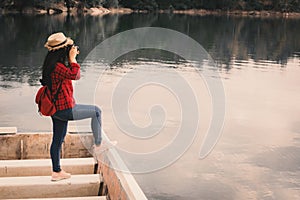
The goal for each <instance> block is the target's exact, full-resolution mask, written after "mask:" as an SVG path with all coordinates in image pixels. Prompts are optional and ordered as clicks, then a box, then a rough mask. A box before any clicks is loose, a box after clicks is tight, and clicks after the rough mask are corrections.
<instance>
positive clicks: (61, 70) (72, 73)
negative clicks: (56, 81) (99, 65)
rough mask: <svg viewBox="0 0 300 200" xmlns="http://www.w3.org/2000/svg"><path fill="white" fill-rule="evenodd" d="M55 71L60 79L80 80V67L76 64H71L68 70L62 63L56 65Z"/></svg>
mask: <svg viewBox="0 0 300 200" xmlns="http://www.w3.org/2000/svg"><path fill="white" fill-rule="evenodd" d="M55 71H56V73H57V74H58V76H59V77H60V78H61V79H70V80H78V79H80V65H79V64H78V63H71V64H70V68H69V67H66V66H65V65H64V64H62V63H57V65H56V69H55Z"/></svg>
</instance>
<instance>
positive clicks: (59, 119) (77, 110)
mask: <svg viewBox="0 0 300 200" xmlns="http://www.w3.org/2000/svg"><path fill="white" fill-rule="evenodd" d="M51 118H52V122H53V138H52V144H51V148H50V155H51V160H52V170H53V171H54V172H60V171H61V168H60V151H61V146H62V143H63V142H64V138H65V136H66V133H67V128H68V121H70V120H81V119H87V118H91V119H92V120H91V127H92V132H93V137H94V141H95V144H96V145H99V144H101V140H102V138H101V125H102V124H101V110H100V109H99V108H98V107H97V106H93V105H82V104H76V105H75V106H74V108H70V109H66V110H59V111H57V112H56V113H55V114H54V115H53V116H51Z"/></svg>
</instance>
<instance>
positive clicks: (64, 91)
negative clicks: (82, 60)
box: [51, 63, 80, 110]
mask: <svg viewBox="0 0 300 200" xmlns="http://www.w3.org/2000/svg"><path fill="white" fill-rule="evenodd" d="M70 66H71V67H70V68H68V67H66V66H65V65H64V64H62V63H57V64H56V66H55V69H54V71H53V72H52V73H51V80H52V98H54V95H55V94H56V92H57V89H58V88H59V85H60V83H61V81H63V82H62V85H61V90H60V92H59V94H58V98H57V100H56V102H55V106H56V110H65V109H68V108H73V107H74V105H75V100H74V97H73V85H72V80H78V79H79V78H80V65H79V64H78V63H71V64H70Z"/></svg>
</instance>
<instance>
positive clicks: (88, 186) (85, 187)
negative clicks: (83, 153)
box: [0, 174, 101, 199]
mask: <svg viewBox="0 0 300 200" xmlns="http://www.w3.org/2000/svg"><path fill="white" fill-rule="evenodd" d="M100 179H101V178H100V176H99V174H87V175H72V177H71V178H70V179H66V180H61V181H57V182H53V181H51V177H50V176H30V177H9V178H7V177H5V178H0V196H1V199H18V198H19V199H20V198H23V199H25V198H59V197H80V196H97V195H98V191H99V187H100V181H101V180H100Z"/></svg>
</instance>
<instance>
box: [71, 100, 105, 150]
mask: <svg viewBox="0 0 300 200" xmlns="http://www.w3.org/2000/svg"><path fill="white" fill-rule="evenodd" d="M72 113H73V119H74V120H81V119H87V118H91V119H92V120H91V127H92V131H93V136H94V140H95V144H96V145H100V144H101V140H102V137H101V127H102V121H101V110H100V108H98V107H97V106H94V105H82V104H76V105H75V106H74V108H73V109H72Z"/></svg>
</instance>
